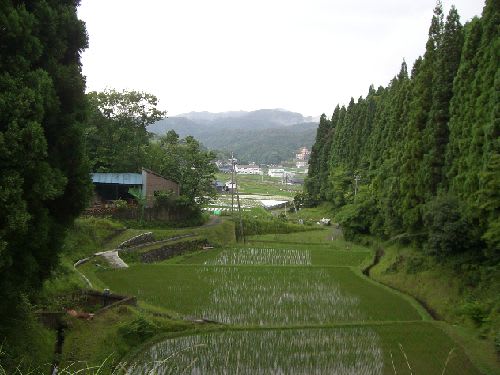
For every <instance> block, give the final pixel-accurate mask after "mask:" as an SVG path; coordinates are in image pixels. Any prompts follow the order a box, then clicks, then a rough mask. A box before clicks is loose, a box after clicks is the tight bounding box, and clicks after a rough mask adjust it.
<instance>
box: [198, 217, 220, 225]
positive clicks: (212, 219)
mask: <svg viewBox="0 0 500 375" xmlns="http://www.w3.org/2000/svg"><path fill="white" fill-rule="evenodd" d="M220 223H222V218H221V217H220V216H214V215H211V216H210V219H209V220H208V221H207V222H206V223H205V224H203V225H202V227H214V226H216V225H219V224H220Z"/></svg>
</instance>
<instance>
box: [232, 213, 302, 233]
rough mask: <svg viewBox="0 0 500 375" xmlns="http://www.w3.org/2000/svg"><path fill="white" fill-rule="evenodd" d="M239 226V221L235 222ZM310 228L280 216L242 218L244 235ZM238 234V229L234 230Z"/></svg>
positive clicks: (289, 231)
mask: <svg viewBox="0 0 500 375" xmlns="http://www.w3.org/2000/svg"><path fill="white" fill-rule="evenodd" d="M236 226H237V227H239V223H236ZM308 230H311V228H306V227H305V226H304V225H298V224H290V223H288V222H287V221H286V220H282V219H280V218H271V219H268V220H266V219H256V218H251V217H245V218H243V231H244V233H245V236H252V235H255V234H284V233H293V232H304V231H308ZM236 232H237V234H238V235H239V233H238V232H239V231H238V230H237V231H236Z"/></svg>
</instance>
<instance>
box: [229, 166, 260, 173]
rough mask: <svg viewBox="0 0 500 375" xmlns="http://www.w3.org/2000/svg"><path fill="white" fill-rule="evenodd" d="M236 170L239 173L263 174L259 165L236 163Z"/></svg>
mask: <svg viewBox="0 0 500 375" xmlns="http://www.w3.org/2000/svg"><path fill="white" fill-rule="evenodd" d="M235 171H236V173H238V174H262V169H260V167H259V166H258V165H255V164H250V165H236V166H235Z"/></svg>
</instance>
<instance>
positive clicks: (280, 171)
mask: <svg viewBox="0 0 500 375" xmlns="http://www.w3.org/2000/svg"><path fill="white" fill-rule="evenodd" d="M267 174H268V175H269V176H270V177H275V178H276V177H279V178H283V176H284V175H285V168H282V167H277V168H269V170H268V171H267Z"/></svg>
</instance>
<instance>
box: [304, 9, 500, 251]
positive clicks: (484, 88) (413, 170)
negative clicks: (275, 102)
mask: <svg viewBox="0 0 500 375" xmlns="http://www.w3.org/2000/svg"><path fill="white" fill-rule="evenodd" d="M498 10H499V1H498V0H489V1H487V3H486V7H485V9H484V14H483V16H482V18H481V19H474V20H472V21H471V22H470V23H468V24H466V25H465V27H463V26H462V25H461V23H460V21H459V15H458V12H457V10H456V9H455V8H452V9H451V10H450V12H449V14H448V16H447V17H446V20H444V19H443V18H444V17H443V13H442V8H441V6H440V5H439V4H438V6H437V7H436V8H435V12H434V16H433V19H432V23H431V26H430V29H429V39H428V42H427V45H426V52H425V54H424V56H423V57H422V58H419V59H418V60H417V61H416V62H415V64H414V66H413V69H412V71H411V74H408V72H407V65H406V63H405V62H403V64H402V66H401V71H400V72H399V73H398V75H397V76H395V77H394V78H393V80H392V81H391V82H390V83H389V85H388V86H387V87H379V88H378V89H375V88H373V87H370V89H369V92H368V95H367V97H366V98H359V99H358V100H357V101H355V100H354V99H351V101H350V103H349V105H348V106H347V107H345V106H342V107H340V106H337V108H335V111H334V112H333V115H332V117H331V118H327V117H326V116H325V115H323V116H322V117H321V120H320V124H319V128H318V131H317V137H316V143H315V144H314V147H313V149H312V155H311V159H310V169H309V178H308V180H307V186H306V189H307V194H308V196H309V197H310V198H311V199H313V200H316V201H321V200H327V201H331V202H333V203H334V204H335V206H336V207H337V208H342V209H341V211H340V214H339V217H340V218H341V219H342V222H343V224H344V226H345V227H346V228H347V233H348V234H350V235H355V234H368V233H370V234H375V235H378V236H381V237H384V238H389V237H393V236H396V235H401V234H405V235H407V236H408V237H411V238H412V240H414V241H415V242H416V243H418V244H419V245H421V246H422V247H424V248H426V249H427V250H428V251H429V252H431V253H433V254H438V253H439V254H440V255H442V256H445V255H448V254H451V253H457V252H464V251H473V252H474V253H475V254H476V255H477V256H478V257H486V258H491V259H497V257H498V255H499V253H498V251H499V246H500V220H499V202H500V199H499V198H500V196H499V194H500V190H499V186H500V155H499V147H500V145H499V138H498V136H499V126H500V123H499V118H498V115H499V107H498V103H499V101H498V99H499V98H498V84H499V83H500V76H499V73H498V61H499V58H498V57H499V56H498V51H499V48H498V47H499V35H498V27H499V26H498V25H499V22H498V21H499V13H498ZM355 176H358V178H357V179H358V183H357V184H358V188H357V194H355V189H356V181H355V180H356V178H355Z"/></svg>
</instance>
